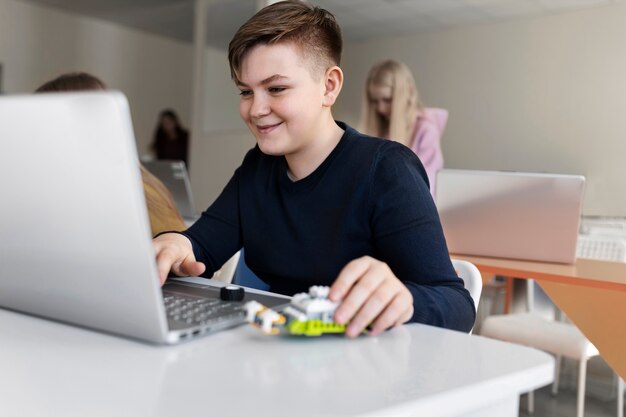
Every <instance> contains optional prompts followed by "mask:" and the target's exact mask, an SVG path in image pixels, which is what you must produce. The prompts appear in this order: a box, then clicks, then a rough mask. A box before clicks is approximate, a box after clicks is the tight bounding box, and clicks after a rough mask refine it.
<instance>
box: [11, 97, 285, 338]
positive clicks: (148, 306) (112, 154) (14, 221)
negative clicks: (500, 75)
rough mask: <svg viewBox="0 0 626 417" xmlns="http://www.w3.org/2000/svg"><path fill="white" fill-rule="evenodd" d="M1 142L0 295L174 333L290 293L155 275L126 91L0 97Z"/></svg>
mask: <svg viewBox="0 0 626 417" xmlns="http://www.w3.org/2000/svg"><path fill="white" fill-rule="evenodd" d="M0 143H1V145H0V147H1V148H2V160H3V162H2V164H0V189H1V190H2V203H1V204H0V218H1V219H2V221H1V222H0V236H2V239H1V240H0V265H1V269H0V271H1V272H0V307H3V308H7V309H12V310H17V311H21V312H25V313H29V314H33V315H37V316H41V317H46V318H50V319H54V320H58V321H62V322H67V323H71V324H75V325H79V326H83V327H87V328H92V329H97V330H101V331H105V332H110V333H115V334H119V335H123V336H127V337H131V338H136V339H141V340H144V341H149V342H154V343H176V342H178V341H180V340H185V339H190V338H192V337H195V336H198V335H202V334H207V333H210V332H213V331H216V330H220V329H224V328H228V327H232V326H236V325H238V324H242V323H244V321H245V320H244V314H243V311H242V308H241V307H242V305H243V303H244V302H245V301H247V300H249V299H258V300H259V301H260V302H261V303H263V304H266V305H268V306H277V305H282V304H285V303H286V302H288V299H286V298H285V297H283V296H279V295H272V294H269V293H261V292H255V291H254V290H248V289H246V294H245V298H244V300H243V301H240V302H228V301H221V300H219V287H220V286H221V285H223V284H221V285H220V284H217V283H216V284H213V285H211V284H210V285H201V284H200V283H201V282H206V283H210V282H211V281H209V280H205V279H202V278H195V279H193V278H189V279H182V280H178V281H173V282H169V283H167V284H166V285H165V286H164V287H163V288H161V287H159V284H158V274H157V269H156V263H155V259H154V258H155V257H154V250H153V247H152V242H151V237H150V226H149V221H148V215H147V210H146V205H145V200H144V192H143V187H142V182H141V175H140V170H139V160H138V157H137V151H136V148H135V141H134V136H133V129H132V124H131V119H130V113H129V109H128V103H127V101H126V98H125V97H124V96H123V95H122V94H121V93H116V92H98V93H95V92H94V93H73V94H39V95H26V96H4V97H0ZM190 281H191V282H190ZM164 297H165V298H166V300H167V304H168V305H169V306H170V307H171V308H169V309H167V312H166V306H165V302H164ZM189 304H195V305H196V306H197V307H198V308H197V309H196V308H194V309H189ZM195 310H199V311H200V314H199V315H198V314H196V313H195ZM192 311H194V313H193V314H192Z"/></svg>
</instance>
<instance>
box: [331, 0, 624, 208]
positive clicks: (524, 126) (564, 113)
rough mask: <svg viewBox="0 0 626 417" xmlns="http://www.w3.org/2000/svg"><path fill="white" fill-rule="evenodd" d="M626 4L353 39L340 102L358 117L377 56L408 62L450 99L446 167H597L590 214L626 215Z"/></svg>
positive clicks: (430, 99)
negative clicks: (375, 38)
mask: <svg viewBox="0 0 626 417" xmlns="http://www.w3.org/2000/svg"><path fill="white" fill-rule="evenodd" d="M625 39H626V5H624V4H619V5H612V6H607V7H602V8H592V9H584V10H581V11H577V12H570V13H566V14H558V15H550V16H545V17H539V18H532V19H522V20H511V21H506V22H501V23H497V24H485V25H481V26H473V27H466V28H459V29H452V30H447V31H442V32H436V33H430V34H421V35H414V36H405V37H397V38H393V39H384V40H378V41H374V42H367V43H359V44H348V45H346V48H345V54H344V58H343V68H344V71H345V73H346V84H345V88H344V91H343V93H342V96H341V98H340V101H339V103H338V105H337V108H336V110H335V115H336V117H338V118H341V119H344V120H346V121H347V122H349V123H352V124H356V122H357V120H358V116H359V114H358V113H359V109H360V100H361V90H362V85H363V83H364V82H365V77H366V73H367V70H368V69H369V67H370V66H371V65H372V64H373V63H374V62H376V61H378V60H380V59H383V58H395V59H399V60H402V61H404V62H405V63H407V64H408V65H409V66H410V67H411V68H412V70H413V71H414V73H415V74H416V78H417V81H418V87H419V89H420V92H421V94H422V97H423V100H424V101H425V103H426V104H427V105H431V106H441V107H445V108H447V109H449V111H450V120H449V124H448V127H447V130H446V132H445V135H444V138H443V143H442V146H443V151H444V156H445V160H446V167H449V168H469V169H504V170H519V171H534V172H544V171H545V172H559V173H576V174H584V175H586V176H587V189H586V197H585V204H584V209H583V211H584V214H588V215H594V214H595V215H616V216H617V215H620V216H626V192H625V191H626V163H625V162H626V117H624V113H625V112H626V53H625V49H624V40H625Z"/></svg>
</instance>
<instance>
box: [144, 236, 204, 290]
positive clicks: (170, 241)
mask: <svg viewBox="0 0 626 417" xmlns="http://www.w3.org/2000/svg"><path fill="white" fill-rule="evenodd" d="M152 244H153V245H154V252H155V254H156V262H157V269H158V271H159V281H160V283H161V285H163V283H165V280H166V279H167V275H168V274H169V273H170V271H171V272H173V273H175V274H176V275H179V276H198V275H200V274H201V273H203V272H204V270H205V269H206V266H205V265H204V264H203V263H202V262H197V261H196V257H195V256H194V254H193V248H192V246H191V242H190V241H189V239H188V238H187V237H186V236H185V235H181V234H179V233H165V234H163V235H161V236H159V237H157V238H156V239H153V240H152Z"/></svg>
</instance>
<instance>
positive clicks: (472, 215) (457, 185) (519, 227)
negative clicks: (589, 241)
mask: <svg viewBox="0 0 626 417" xmlns="http://www.w3.org/2000/svg"><path fill="white" fill-rule="evenodd" d="M584 184H585V178H584V177H583V176H580V175H559V174H535V173H524V172H502V171H471V170H454V169H443V170H441V171H439V173H438V174H437V193H436V200H437V209H438V210H439V216H440V218H441V223H442V226H443V230H444V233H445V236H446V241H447V243H448V249H449V250H450V252H451V253H458V254H466V255H479V256H490V257H501V258H513V259H525V260H533V261H545V262H559V263H573V262H574V261H575V259H576V239H577V236H578V229H579V223H580V213H581V207H582V197H583V188H584Z"/></svg>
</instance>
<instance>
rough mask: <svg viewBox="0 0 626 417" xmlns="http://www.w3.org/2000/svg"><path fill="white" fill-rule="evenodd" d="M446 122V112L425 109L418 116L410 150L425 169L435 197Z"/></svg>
mask: <svg viewBox="0 0 626 417" xmlns="http://www.w3.org/2000/svg"><path fill="white" fill-rule="evenodd" d="M447 121H448V110H445V109H437V108H425V109H424V111H423V112H421V113H420V114H418V116H417V122H416V123H415V131H414V134H413V139H412V140H411V149H412V150H413V152H415V154H416V155H417V156H418V157H419V159H420V161H422V164H423V165H424V168H425V169H426V174H427V175H428V181H429V182H430V193H431V194H432V196H433V197H434V196H435V190H436V188H435V187H436V184H435V181H436V179H437V171H439V170H440V169H441V168H443V154H442V152H441V143H440V142H441V136H442V135H443V130H444V129H445V128H446V122H447Z"/></svg>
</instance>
